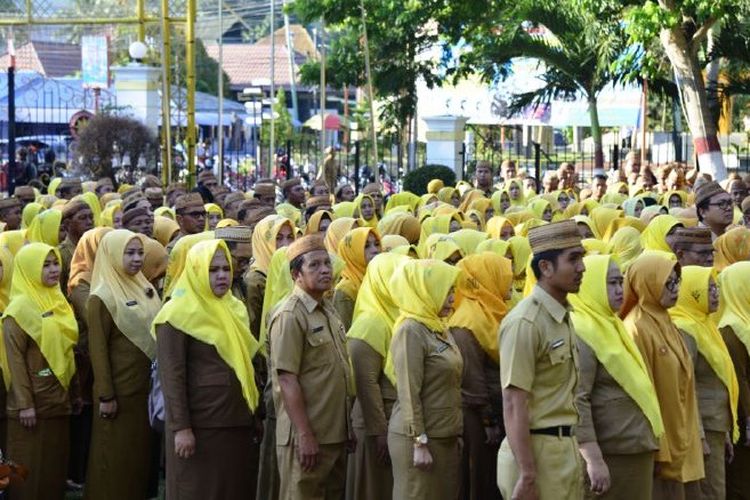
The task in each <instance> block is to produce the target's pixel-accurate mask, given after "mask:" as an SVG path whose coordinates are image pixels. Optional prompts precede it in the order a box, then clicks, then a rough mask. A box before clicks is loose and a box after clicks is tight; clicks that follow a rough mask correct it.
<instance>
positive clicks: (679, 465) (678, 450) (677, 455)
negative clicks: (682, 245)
mask: <svg viewBox="0 0 750 500" xmlns="http://www.w3.org/2000/svg"><path fill="white" fill-rule="evenodd" d="M679 289H680V265H679V264H678V263H677V262H675V261H672V260H670V259H668V258H667V257H665V256H663V255H662V254H644V255H641V256H640V257H638V258H637V259H635V261H634V262H633V264H631V266H630V268H629V269H628V272H627V273H626V275H625V303H624V305H623V308H622V310H621V313H620V314H621V316H624V318H625V319H624V322H625V328H626V329H627V330H628V333H630V335H632V336H633V338H634V340H635V343H636V345H637V346H638V349H639V350H640V351H641V355H642V356H643V360H644V361H645V362H646V367H647V368H648V370H649V373H650V374H651V379H652V380H653V382H654V387H655V389H656V395H657V397H658V398H659V408H660V409H661V414H662V420H663V422H664V434H663V435H662V437H661V439H660V440H659V451H657V452H656V457H655V461H656V463H657V464H658V465H656V469H655V477H654V492H655V494H654V496H655V497H657V498H674V497H673V496H669V492H675V494H676V495H678V497H679V498H683V497H684V498H699V497H700V486H699V484H698V480H700V479H701V478H703V474H704V471H703V448H702V445H701V436H700V433H699V427H700V422H699V418H700V416H699V415H698V403H697V400H696V395H695V375H694V373H693V363H692V362H691V360H690V354H689V353H688V351H687V348H686V347H685V342H684V340H683V339H682V335H681V334H680V332H679V330H678V329H677V327H676V326H675V325H674V323H673V322H672V319H671V318H670V316H669V313H668V312H667V310H668V309H669V308H671V307H673V306H674V305H675V304H676V303H677V297H678V295H679Z"/></svg>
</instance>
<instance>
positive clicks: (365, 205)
mask: <svg viewBox="0 0 750 500" xmlns="http://www.w3.org/2000/svg"><path fill="white" fill-rule="evenodd" d="M359 212H360V214H361V215H362V218H363V219H364V220H370V219H372V216H373V215H374V214H375V206H374V205H373V204H372V202H371V201H370V199H369V198H365V199H363V200H362V203H361V204H360V205H359Z"/></svg>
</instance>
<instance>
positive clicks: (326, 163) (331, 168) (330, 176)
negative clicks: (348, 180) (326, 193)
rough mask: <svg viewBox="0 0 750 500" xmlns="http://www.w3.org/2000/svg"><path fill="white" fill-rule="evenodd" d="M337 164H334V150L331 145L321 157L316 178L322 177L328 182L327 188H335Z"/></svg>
mask: <svg viewBox="0 0 750 500" xmlns="http://www.w3.org/2000/svg"><path fill="white" fill-rule="evenodd" d="M338 169H339V167H338V165H336V150H335V149H334V148H333V147H328V148H326V157H325V158H324V159H323V166H322V168H320V169H319V170H318V175H317V177H316V179H323V180H324V181H325V182H326V184H328V189H329V190H333V189H335V188H336V184H337V182H336V181H337V179H338V177H339V176H338Z"/></svg>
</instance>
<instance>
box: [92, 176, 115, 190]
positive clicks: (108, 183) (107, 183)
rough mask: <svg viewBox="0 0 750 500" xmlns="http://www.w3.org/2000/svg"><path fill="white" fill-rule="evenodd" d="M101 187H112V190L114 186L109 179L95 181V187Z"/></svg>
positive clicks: (102, 178) (103, 178)
mask: <svg viewBox="0 0 750 500" xmlns="http://www.w3.org/2000/svg"><path fill="white" fill-rule="evenodd" d="M101 186H112V187H113V188H114V187H115V184H114V183H113V182H112V179H110V178H109V177H101V178H99V179H98V180H97V181H96V187H101Z"/></svg>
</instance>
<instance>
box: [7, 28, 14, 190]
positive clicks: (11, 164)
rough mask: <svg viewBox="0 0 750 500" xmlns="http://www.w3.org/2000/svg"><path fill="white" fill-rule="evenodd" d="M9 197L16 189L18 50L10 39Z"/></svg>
mask: <svg viewBox="0 0 750 500" xmlns="http://www.w3.org/2000/svg"><path fill="white" fill-rule="evenodd" d="M8 54H10V64H9V65H8V196H12V195H13V191H15V189H16V50H15V47H14V45H13V39H12V38H10V39H8Z"/></svg>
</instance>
